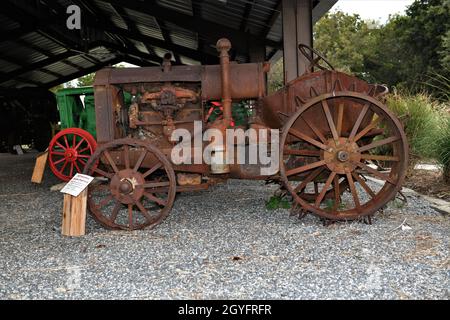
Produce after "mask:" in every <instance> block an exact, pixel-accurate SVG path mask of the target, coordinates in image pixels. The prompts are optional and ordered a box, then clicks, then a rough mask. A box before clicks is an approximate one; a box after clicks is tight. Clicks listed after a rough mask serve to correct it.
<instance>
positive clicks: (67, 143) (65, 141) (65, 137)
mask: <svg viewBox="0 0 450 320" xmlns="http://www.w3.org/2000/svg"><path fill="white" fill-rule="evenodd" d="M64 143H65V144H66V148H67V149H69V148H70V147H69V141H67V136H64Z"/></svg>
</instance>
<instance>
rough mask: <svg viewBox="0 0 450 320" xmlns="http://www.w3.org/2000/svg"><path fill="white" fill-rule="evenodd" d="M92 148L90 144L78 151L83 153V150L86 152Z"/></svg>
mask: <svg viewBox="0 0 450 320" xmlns="http://www.w3.org/2000/svg"><path fill="white" fill-rule="evenodd" d="M90 149H91V146H90V145H89V146H87V147H86V148H84V149H81V150H80V151H78V153H83V152H85V151H87V150H90Z"/></svg>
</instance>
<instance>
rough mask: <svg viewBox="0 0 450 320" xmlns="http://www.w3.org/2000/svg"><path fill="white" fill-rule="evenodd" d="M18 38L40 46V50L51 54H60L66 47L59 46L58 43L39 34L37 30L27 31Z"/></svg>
mask: <svg viewBox="0 0 450 320" xmlns="http://www.w3.org/2000/svg"><path fill="white" fill-rule="evenodd" d="M20 39H22V40H23V41H25V42H27V43H30V44H33V45H35V46H37V47H40V48H42V50H44V51H46V52H49V53H51V54H55V55H56V54H60V53H63V52H65V51H66V49H65V48H64V47H62V46H60V45H59V44H58V43H55V42H54V41H52V40H50V39H48V38H46V37H44V36H42V35H40V34H39V33H37V32H33V33H29V34H26V35H24V36H22V37H21V38H20Z"/></svg>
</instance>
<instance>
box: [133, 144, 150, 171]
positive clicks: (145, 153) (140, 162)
mask: <svg viewBox="0 0 450 320" xmlns="http://www.w3.org/2000/svg"><path fill="white" fill-rule="evenodd" d="M146 155H147V150H145V149H144V150H142V151H141V154H140V155H139V159H138V160H137V161H136V164H135V165H134V168H133V171H134V172H137V171H138V169H139V167H140V166H141V164H142V161H144V158H145V156H146Z"/></svg>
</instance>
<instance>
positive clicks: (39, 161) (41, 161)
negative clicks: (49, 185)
mask: <svg viewBox="0 0 450 320" xmlns="http://www.w3.org/2000/svg"><path fill="white" fill-rule="evenodd" d="M47 158H48V151H45V152H43V153H41V154H40V155H38V156H37V157H36V164H35V165H34V170H33V175H32V176H31V182H34V183H41V182H42V178H43V177H44V171H45V165H46V164H47Z"/></svg>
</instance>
